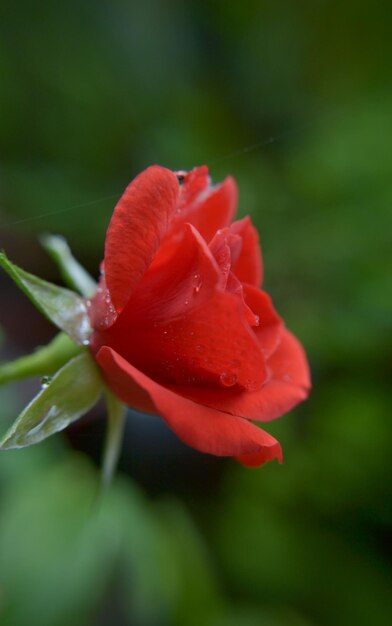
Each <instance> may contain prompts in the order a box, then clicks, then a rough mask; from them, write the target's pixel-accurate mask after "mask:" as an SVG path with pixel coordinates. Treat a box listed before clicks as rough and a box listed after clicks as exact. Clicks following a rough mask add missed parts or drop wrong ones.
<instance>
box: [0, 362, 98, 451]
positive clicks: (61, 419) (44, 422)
mask: <svg viewBox="0 0 392 626" xmlns="http://www.w3.org/2000/svg"><path fill="white" fill-rule="evenodd" d="M102 392H103V383H102V380H101V376H100V374H99V371H98V368H97V366H96V365H95V363H94V361H93V358H92V357H91V355H90V354H89V353H88V352H87V351H83V352H82V354H79V355H78V356H76V357H75V358H73V359H72V360H71V361H69V362H68V363H67V364H66V365H64V367H62V368H61V369H60V370H59V371H58V372H57V374H55V376H54V377H53V378H52V380H51V382H50V383H49V384H48V385H44V386H43V388H42V389H41V391H40V392H39V394H38V395H37V396H36V397H35V398H34V400H32V402H30V404H29V405H28V406H27V407H26V408H25V409H24V410H23V411H22V413H21V414H20V415H19V417H18V418H17V419H16V420H15V422H14V423H13V425H12V426H11V428H10V429H9V430H8V432H7V433H6V434H5V435H4V437H3V438H2V439H1V440H0V449H4V450H8V449H10V448H25V447H26V446H30V445H32V444H35V443H39V442H40V441H42V440H43V439H46V438H47V437H49V436H50V435H53V434H54V433H57V432H59V431H61V430H63V429H64V428H66V427H67V426H68V425H69V424H71V423H72V422H74V421H76V420H77V419H79V418H80V417H82V415H84V414H85V413H87V411H89V409H91V408H92V407H93V406H94V405H95V404H96V403H97V401H98V400H99V397H100V395H101V394H102Z"/></svg>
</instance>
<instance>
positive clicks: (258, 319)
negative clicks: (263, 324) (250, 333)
mask: <svg viewBox="0 0 392 626" xmlns="http://www.w3.org/2000/svg"><path fill="white" fill-rule="evenodd" d="M255 325H256V326H260V316H259V315H255Z"/></svg>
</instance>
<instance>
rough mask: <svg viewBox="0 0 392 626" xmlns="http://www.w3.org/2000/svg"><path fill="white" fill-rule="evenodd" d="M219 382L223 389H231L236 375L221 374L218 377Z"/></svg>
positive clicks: (232, 373)
mask: <svg viewBox="0 0 392 626" xmlns="http://www.w3.org/2000/svg"><path fill="white" fill-rule="evenodd" d="M220 382H221V384H222V385H223V386H224V387H232V386H233V385H235V384H236V382H237V374H235V373H234V372H223V373H222V374H221V375H220Z"/></svg>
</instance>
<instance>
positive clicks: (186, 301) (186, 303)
mask: <svg viewBox="0 0 392 626" xmlns="http://www.w3.org/2000/svg"><path fill="white" fill-rule="evenodd" d="M184 304H185V305H186V306H187V305H188V304H189V300H188V298H187V299H186V300H185V302H184Z"/></svg>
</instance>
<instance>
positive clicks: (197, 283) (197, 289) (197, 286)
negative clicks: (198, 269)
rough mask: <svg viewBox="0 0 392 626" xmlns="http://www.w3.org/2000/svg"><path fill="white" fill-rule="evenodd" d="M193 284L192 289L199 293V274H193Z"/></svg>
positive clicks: (200, 283) (200, 282)
mask: <svg viewBox="0 0 392 626" xmlns="http://www.w3.org/2000/svg"><path fill="white" fill-rule="evenodd" d="M193 281H194V286H193V290H194V292H195V293H199V291H200V289H201V285H202V280H201V276H200V274H194V276H193Z"/></svg>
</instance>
